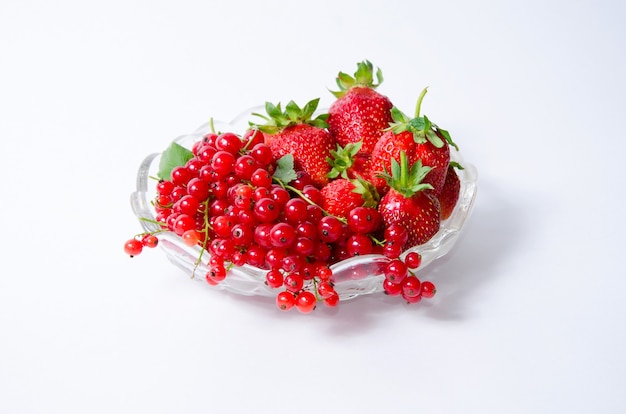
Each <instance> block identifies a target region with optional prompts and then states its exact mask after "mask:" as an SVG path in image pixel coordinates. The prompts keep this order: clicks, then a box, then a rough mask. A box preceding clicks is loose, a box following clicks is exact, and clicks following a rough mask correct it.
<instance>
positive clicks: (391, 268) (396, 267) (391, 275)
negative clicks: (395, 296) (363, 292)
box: [385, 259, 409, 283]
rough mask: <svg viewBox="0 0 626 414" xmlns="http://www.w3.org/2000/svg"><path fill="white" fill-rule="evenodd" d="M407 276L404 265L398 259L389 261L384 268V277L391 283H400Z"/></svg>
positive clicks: (407, 271)
mask: <svg viewBox="0 0 626 414" xmlns="http://www.w3.org/2000/svg"><path fill="white" fill-rule="evenodd" d="M408 274H409V270H408V268H407V266H406V264H405V263H404V262H403V261H402V260H400V259H393V260H391V261H389V263H388V264H387V266H386V267H385V277H386V278H387V279H389V281H391V282H393V283H401V282H402V281H403V280H404V279H405V278H406V277H407V276H408Z"/></svg>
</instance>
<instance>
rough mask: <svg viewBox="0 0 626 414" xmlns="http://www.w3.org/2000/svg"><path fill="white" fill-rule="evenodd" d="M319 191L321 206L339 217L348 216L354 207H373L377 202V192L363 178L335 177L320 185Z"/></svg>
mask: <svg viewBox="0 0 626 414" xmlns="http://www.w3.org/2000/svg"><path fill="white" fill-rule="evenodd" d="M320 192H321V193H322V203H321V207H322V208H323V209H324V210H325V211H326V212H328V213H330V214H332V215H334V216H337V217H340V218H346V217H348V213H349V212H350V210H352V209H353V208H355V207H361V206H364V207H375V206H376V204H377V202H378V194H377V193H376V191H375V190H374V189H373V188H372V186H371V185H370V184H369V182H367V181H365V180H363V179H354V180H349V179H347V178H337V179H335V180H332V181H330V182H329V183H328V184H326V185H325V186H324V187H322V189H321V190H320Z"/></svg>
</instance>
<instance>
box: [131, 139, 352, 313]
mask: <svg viewBox="0 0 626 414" xmlns="http://www.w3.org/2000/svg"><path fill="white" fill-rule="evenodd" d="M192 154H193V157H192V158H191V159H189V160H188V161H187V162H186V163H185V164H184V165H181V166H176V167H174V168H173V169H172V170H171V178H170V179H161V180H159V182H158V184H157V186H156V190H157V195H156V197H155V199H154V208H155V212H156V221H157V222H158V224H159V225H160V227H161V229H162V230H163V231H171V232H174V233H175V234H176V235H178V236H180V237H181V239H182V240H183V242H184V243H185V244H187V245H189V246H195V245H199V246H200V247H201V249H202V252H205V251H206V252H208V253H209V255H208V256H209V259H208V263H207V266H208V268H209V270H208V272H207V273H206V275H205V278H206V280H207V282H208V283H210V284H211V285H216V284H218V283H220V282H221V281H223V280H224V279H225V278H226V277H227V274H228V269H229V266H233V265H234V266H242V265H245V264H248V265H252V266H255V267H257V268H261V269H265V270H267V273H266V281H265V283H266V284H267V285H268V286H270V287H272V288H275V289H281V290H280V292H279V293H278V294H277V297H276V303H277V306H278V307H279V308H280V309H283V310H288V309H291V308H292V307H296V308H297V309H298V310H299V311H301V312H304V313H308V312H310V311H312V310H313V309H314V308H315V307H316V305H317V303H318V302H319V301H321V302H323V303H324V304H326V305H328V306H336V305H337V304H338V302H339V295H338V294H337V292H336V291H335V289H334V288H333V284H332V278H331V276H332V271H331V270H330V268H329V264H330V263H331V262H332V260H333V255H335V256H336V252H335V250H336V249H333V248H332V247H331V245H330V243H331V242H333V241H336V240H338V239H339V238H340V236H341V234H342V230H343V228H344V224H343V223H342V222H341V221H340V220H339V219H338V218H336V217H333V216H326V215H325V214H324V212H323V211H322V209H321V208H320V207H319V205H318V204H316V202H315V201H316V200H318V199H319V190H318V189H317V188H316V187H315V186H313V185H312V184H311V183H310V177H308V175H307V174H306V173H302V172H299V173H296V174H295V176H296V178H295V179H294V180H292V181H290V182H289V185H285V184H284V183H282V182H280V180H277V179H276V178H275V177H274V176H273V173H274V172H275V169H276V163H275V162H274V161H273V156H272V152H271V150H270V148H269V146H267V145H266V144H265V143H264V142H263V136H262V135H261V134H260V133H258V131H254V130H250V131H249V132H248V133H246V134H245V135H244V136H243V137H241V138H240V137H239V136H238V135H236V134H234V133H229V132H226V133H220V134H217V133H209V134H207V135H206V136H204V137H203V139H202V140H201V141H200V142H198V143H196V144H195V145H194V146H193V148H192ZM157 241H158V239H157V237H156V235H155V234H145V233H144V234H141V235H138V236H136V237H134V238H132V239H130V240H128V241H127V242H126V244H125V252H126V253H127V254H129V255H131V256H136V255H137V254H139V253H141V251H142V249H143V247H144V246H150V247H152V246H153V245H156V243H157ZM354 248H355V249H358V243H357V244H355V245H354ZM199 260H201V258H200V259H199ZM335 260H338V259H335ZM198 263H200V262H198Z"/></svg>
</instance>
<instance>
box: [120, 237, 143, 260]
mask: <svg viewBox="0 0 626 414" xmlns="http://www.w3.org/2000/svg"><path fill="white" fill-rule="evenodd" d="M142 250H143V243H142V242H141V240H138V239H135V238H133V239H130V240H127V241H126V243H125V244H124V252H125V253H126V254H127V255H129V256H130V257H134V256H137V255H138V254H139V253H141V251H142Z"/></svg>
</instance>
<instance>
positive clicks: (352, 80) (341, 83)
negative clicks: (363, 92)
mask: <svg viewBox="0 0 626 414" xmlns="http://www.w3.org/2000/svg"><path fill="white" fill-rule="evenodd" d="M336 81H337V86H338V87H339V90H338V91H330V93H332V94H333V95H334V96H335V97H336V98H341V97H342V96H344V95H345V94H346V92H347V91H348V90H350V89H352V88H354V87H356V86H359V87H365V88H370V89H376V88H377V87H378V86H380V84H381V83H383V72H382V71H381V70H380V68H378V69H377V70H376V82H377V83H375V82H374V65H372V62H370V61H369V60H364V61H362V62H359V63H357V68H356V72H354V76H351V75H348V74H347V73H345V72H339V74H338V75H337V78H336Z"/></svg>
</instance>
